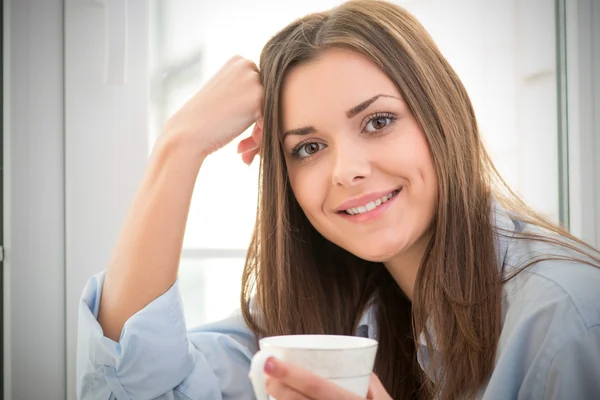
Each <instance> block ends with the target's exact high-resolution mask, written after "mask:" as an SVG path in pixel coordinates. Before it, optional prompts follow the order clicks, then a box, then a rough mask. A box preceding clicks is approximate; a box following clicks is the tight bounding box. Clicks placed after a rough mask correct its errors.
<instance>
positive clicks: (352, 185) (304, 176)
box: [281, 50, 437, 262]
mask: <svg viewBox="0 0 600 400" xmlns="http://www.w3.org/2000/svg"><path fill="white" fill-rule="evenodd" d="M282 96H283V98H282V101H283V104H282V107H283V127H282V132H281V135H282V138H283V142H282V143H283V149H284V151H285V153H286V163H287V167H288V172H289V178H290V183H291V186H292V189H293V191H294V194H295V196H296V199H297V200H298V203H299V204H300V206H301V207H302V209H303V210H304V213H305V214H306V216H307V217H308V219H309V220H310V222H311V223H312V225H313V226H314V227H315V228H316V229H317V230H318V231H319V232H320V233H321V234H322V235H323V236H324V237H326V238H327V239H328V240H330V241H331V242H333V243H335V244H337V245H338V246H340V247H342V248H344V249H346V250H347V251H349V252H351V253H353V254H355V255H356V256H358V257H360V258H363V259H366V260H370V261H382V262H385V261H389V260H392V259H394V258H395V257H396V256H400V255H401V254H402V253H404V252H406V251H407V250H409V249H410V248H411V246H413V245H414V244H415V243H416V242H417V241H418V240H419V239H421V238H422V237H424V235H425V233H426V231H427V230H428V228H429V226H430V224H431V221H432V219H433V216H434V213H435V202H436V191H437V180H436V175H435V170H434V167H433V163H432V160H431V156H430V154H429V148H428V146H427V142H426V140H425V136H424V134H423V132H422V131H421V128H420V126H419V124H418V123H417V122H416V120H415V119H414V117H413V116H412V114H411V113H410V111H409V109H408V107H407V105H406V103H405V102H404V100H403V99H402V96H401V95H400V93H399V92H398V90H397V89H396V86H395V85H394V83H393V82H392V81H391V80H390V79H389V78H388V77H387V76H386V75H385V74H384V73H383V72H382V71H381V70H380V69H379V68H378V67H377V66H376V65H375V64H374V63H372V62H371V61H370V60H368V59H366V58H364V57H362V56H361V55H358V54H355V53H352V52H349V51H345V50H327V51H326V52H325V53H324V54H323V55H322V56H321V57H319V58H318V59H317V60H314V61H312V62H310V63H307V64H303V65H301V66H299V67H296V68H294V69H293V70H291V71H290V73H289V75H288V77H287V78H286V81H285V84H284V87H283V92H282Z"/></svg>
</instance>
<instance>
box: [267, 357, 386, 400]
mask: <svg viewBox="0 0 600 400" xmlns="http://www.w3.org/2000/svg"><path fill="white" fill-rule="evenodd" d="M265 372H266V373H267V392H268V393H269V395H270V396H272V397H274V398H276V399H277V400H286V399H294V400H296V399H311V400H359V399H361V397H359V396H357V395H355V394H353V393H350V392H348V391H347V390H344V389H342V388H341V387H339V386H338V385H336V384H334V383H332V382H329V381H327V380H325V379H323V378H321V377H319V376H317V375H315V374H313V373H311V372H309V371H307V370H305V369H302V368H299V367H296V366H294V365H292V364H289V363H286V362H283V361H280V360H277V359H275V358H271V359H269V361H268V362H267V364H266V365H265ZM367 399H370V400H391V399H392V398H391V397H390V395H389V394H388V393H387V392H386V390H385V388H384V387H383V385H382V384H381V382H380V381H379V378H377V376H376V375H375V374H372V375H371V383H370V385H369V393H368V394H367Z"/></svg>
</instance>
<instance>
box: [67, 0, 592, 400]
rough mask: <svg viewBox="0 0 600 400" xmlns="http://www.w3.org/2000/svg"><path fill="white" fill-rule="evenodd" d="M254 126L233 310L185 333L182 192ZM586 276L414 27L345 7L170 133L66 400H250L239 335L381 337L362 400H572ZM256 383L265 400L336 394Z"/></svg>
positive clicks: (582, 372)
mask: <svg viewBox="0 0 600 400" xmlns="http://www.w3.org/2000/svg"><path fill="white" fill-rule="evenodd" d="M263 94H264V97H263ZM261 116H264V120H263V118H262V117H261ZM257 120H258V122H257V123H256V125H255V128H254V132H253V135H252V137H251V138H247V139H245V140H243V141H242V142H241V143H240V151H241V152H242V157H243V159H244V160H245V161H246V162H248V163H249V162H251V161H252V158H253V157H254V156H255V155H256V154H257V153H258V152H259V151H260V154H261V168H260V200H259V206H258V214H257V222H256V227H255V231H254V235H253V238H252V242H251V244H250V248H249V252H248V257H247V261H246V267H245V270H244V276H243V290H242V299H241V300H242V302H241V303H242V304H241V314H236V315H234V316H232V317H231V318H229V319H227V320H225V321H221V322H218V323H214V324H211V325H208V326H203V327H201V328H197V329H194V330H191V331H188V332H186V327H185V323H184V319H183V316H182V311H181V306H180V303H179V297H178V292H177V283H176V277H177V266H178V261H179V255H180V250H181V246H182V238H183V233H184V228H185V222H186V218H187V213H188V209H189V205H190V198H191V195H192V189H193V187H194V183H195V179H196V175H197V173H198V170H199V168H200V167H201V165H202V162H203V161H204V159H205V158H206V157H207V156H208V155H209V154H210V153H212V152H214V151H216V150H217V149H219V148H220V147H222V146H223V145H225V144H226V143H228V142H230V141H231V140H233V139H234V138H236V137H237V136H238V135H239V134H240V133H241V132H243V131H244V130H245V129H246V128H248V127H249V126H251V125H252V124H253V123H254V122H256V121H257ZM259 143H260V146H259ZM206 195H210V194H206ZM228 195H235V191H233V192H232V193H228ZM598 264H600V259H599V258H598V253H596V252H595V251H594V250H593V249H592V248H590V247H588V246H586V245H585V244H584V243H581V242H579V241H578V240H576V239H575V238H573V237H572V236H571V235H569V234H568V233H567V232H565V231H563V230H562V229H560V228H559V227H556V226H554V225H552V224H551V223H549V222H547V221H546V220H545V219H543V218H542V217H540V216H538V215H537V214H535V213H534V212H532V211H531V210H529V209H528V208H527V207H526V206H525V205H524V204H523V203H522V202H521V201H520V200H519V199H518V198H517V197H516V196H515V195H514V194H513V193H512V192H511V191H510V190H509V189H508V188H507V187H506V185H505V184H504V183H503V181H502V180H501V179H500V177H499V176H498V174H497V172H496V170H495V169H494V167H493V165H492V163H491V162H490V159H489V157H488V155H487V153H486V152H485V149H484V148H483V146H482V143H481V140H480V137H479V133H478V128H477V124H476V120H475V116H474V112H473V109H472V107H471V103H470V101H469V99H468V96H467V93H466V91H465V89H464V87H463V86H462V84H461V83H460V81H459V79H458V77H457V76H456V74H455V73H454V71H453V70H452V68H451V67H450V66H449V65H448V63H447V62H446V61H445V59H444V58H443V57H442V55H441V54H440V52H439V50H438V49H437V48H436V46H435V45H434V43H433V42H432V40H431V38H430V37H429V35H428V34H427V33H426V32H425V30H424V29H423V27H422V26H421V25H420V24H418V23H417V22H416V21H415V19H414V18H413V17H412V16H410V15H409V14H408V13H406V12H405V11H404V10H403V9H401V8H399V7H397V6H394V5H392V4H389V3H385V2H372V1H366V2H362V1H358V2H349V3H345V4H343V5H341V6H340V7H338V8H335V9H333V10H331V11H329V12H324V13H318V14H312V15H309V16H306V17H305V18H302V19H300V20H298V21H295V22H293V23H292V24H290V25H289V26H288V27H286V28H285V29H283V30H282V31H281V32H279V33H278V34H277V35H276V36H275V37H273V38H272V39H271V40H270V41H269V43H267V45H266V46H265V48H264V50H263V53H262V55H261V62H260V68H256V66H255V65H254V64H252V63H251V62H249V61H247V60H244V59H242V58H240V57H235V58H233V59H232V60H230V61H229V62H228V63H227V64H226V65H225V66H224V67H223V68H222V69H221V70H220V71H219V72H218V73H217V74H216V75H215V77H213V79H212V80H211V81H210V82H209V83H207V85H206V86H205V87H204V88H203V89H202V90H201V91H200V92H199V93H198V94H196V95H195V96H194V97H193V98H192V99H191V100H190V101H189V102H188V103H187V104H186V105H185V106H184V107H183V108H182V109H181V110H180V111H178V112H177V113H176V114H175V115H174V116H173V117H172V118H171V119H170V121H169V122H168V124H167V125H166V127H165V129H164V132H163V133H162V135H161V137H160V138H159V140H158V142H157V144H156V146H155V148H154V151H153V153H152V156H151V158H150V160H149V164H148V168H147V172H146V175H145V177H144V179H143V182H142V183H141V187H140V189H139V191H138V193H137V195H136V198H135V200H134V206H133V207H132V208H131V211H130V213H129V215H128V217H127V219H126V221H125V224H124V227H123V230H122V233H121V236H120V239H119V240H118V243H117V246H116V248H115V251H114V255H113V258H112V261H111V263H110V265H109V267H108V269H107V271H106V273H105V274H104V273H103V274H99V275H98V276H95V277H93V278H92V279H91V281H90V283H89V284H88V286H87V288H86V290H85V293H84V296H83V299H82V303H81V308H80V322H79V323H80V330H79V344H78V346H79V347H78V357H79V360H78V395H79V397H80V398H86V399H87V398H102V399H106V398H110V396H111V394H112V395H114V396H115V397H116V398H118V399H122V398H123V399H128V398H143V399H151V398H161V399H220V398H235V399H237V398H251V397H252V390H251V385H250V381H249V379H248V377H247V374H248V368H249V363H250V359H251V357H252V355H253V354H254V353H255V352H256V351H257V344H256V340H257V339H258V338H260V337H263V336H271V335H279V334H292V333H329V334H345V335H353V334H363V335H368V336H370V337H373V338H376V339H377V340H378V341H379V351H378V355H377V359H376V362H375V374H376V376H374V377H373V379H372V384H371V389H370V394H369V397H370V398H373V399H388V398H390V397H391V398H395V399H405V398H414V397H422V398H434V397H435V398H442V399H455V398H461V397H475V398H485V399H499V398H502V399H508V398H536V399H538V398H557V399H558V398H565V396H567V395H568V396H570V397H572V398H590V396H593V395H594V394H600V383H599V381H600V379H598V377H600V290H598V287H600V269H598V268H596V266H597V265H598ZM251 299H252V302H251ZM266 370H267V373H268V374H269V375H270V377H271V378H270V379H269V384H268V388H269V392H270V394H271V395H272V396H274V397H276V398H277V399H279V400H282V399H292V398H294V399H297V398H298V399H302V398H312V399H352V398H354V397H353V396H352V395H349V394H348V393H345V392H343V391H342V390H341V389H339V388H336V387H334V386H333V385H331V384H328V383H327V382H325V381H323V380H321V379H320V378H318V377H315V376H313V375H311V374H310V373H308V372H306V371H303V370H301V369H299V368H297V367H295V366H293V365H289V364H286V363H282V362H281V361H278V360H271V362H270V363H268V364H267V367H266Z"/></svg>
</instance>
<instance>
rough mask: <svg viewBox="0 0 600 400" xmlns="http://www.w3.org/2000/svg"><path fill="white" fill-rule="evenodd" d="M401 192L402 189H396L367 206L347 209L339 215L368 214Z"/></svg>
mask: <svg viewBox="0 0 600 400" xmlns="http://www.w3.org/2000/svg"><path fill="white" fill-rule="evenodd" d="M401 190H402V188H400V189H396V190H394V191H393V192H391V193H389V194H387V195H385V196H383V197H382V198H380V199H377V200H375V201H370V202H368V203H367V204H365V205H362V206H359V207H353V208H348V209H347V210H343V211H339V213H344V214H347V215H359V214H365V213H368V212H369V211H373V210H374V209H376V208H377V207H379V206H381V205H382V204H385V203H386V202H387V201H388V200H390V199H392V198H394V197H396V196H397V195H398V193H400V191H401Z"/></svg>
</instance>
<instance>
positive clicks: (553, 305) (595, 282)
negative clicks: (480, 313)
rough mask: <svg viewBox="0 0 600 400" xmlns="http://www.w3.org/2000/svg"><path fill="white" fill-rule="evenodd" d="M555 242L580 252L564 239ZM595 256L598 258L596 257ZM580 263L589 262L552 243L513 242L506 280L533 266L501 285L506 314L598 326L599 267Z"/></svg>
mask: <svg viewBox="0 0 600 400" xmlns="http://www.w3.org/2000/svg"><path fill="white" fill-rule="evenodd" d="M555 239H558V240H562V241H566V242H567V243H571V244H573V245H575V246H578V247H579V248H582V247H581V245H579V244H577V243H574V242H571V241H569V240H568V239H566V238H562V237H555ZM584 250H586V249H584ZM587 251H588V252H589V251H590V250H589V249H588V250H587ZM596 256H597V257H598V258H600V253H596ZM584 260H588V261H593V260H591V259H590V258H588V257H586V256H585V255H584V254H580V253H578V252H575V251H573V250H569V249H567V248H566V247H563V246H560V245H557V244H556V243H543V242H538V241H533V240H526V239H513V240H512V241H511V245H510V249H509V252H508V257H507V260H506V265H505V273H506V274H507V276H509V277H510V276H511V275H512V272H515V271H518V269H519V268H521V267H523V266H524V265H527V264H528V263H530V262H532V261H535V263H533V264H532V265H531V266H529V267H527V268H525V269H524V270H523V271H521V272H519V273H517V274H516V275H515V276H514V277H512V278H509V279H508V280H507V281H506V282H505V284H504V287H503V299H504V305H505V311H506V313H512V314H521V315H523V314H524V315H533V314H538V315H539V314H548V315H550V314H551V315H553V316H554V317H555V318H560V319H561V320H562V321H564V322H567V321H570V320H573V322H575V321H576V320H579V321H580V322H581V323H582V324H583V325H584V326H586V327H591V326H594V325H598V324H600V265H598V264H600V263H598V262H595V264H597V265H590V264H588V263H586V262H584ZM592 263H593V262H592ZM511 270H512V271H511Z"/></svg>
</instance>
